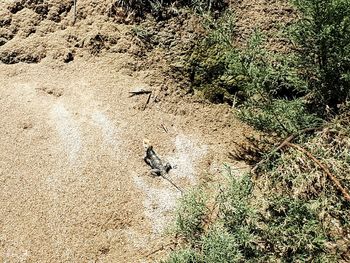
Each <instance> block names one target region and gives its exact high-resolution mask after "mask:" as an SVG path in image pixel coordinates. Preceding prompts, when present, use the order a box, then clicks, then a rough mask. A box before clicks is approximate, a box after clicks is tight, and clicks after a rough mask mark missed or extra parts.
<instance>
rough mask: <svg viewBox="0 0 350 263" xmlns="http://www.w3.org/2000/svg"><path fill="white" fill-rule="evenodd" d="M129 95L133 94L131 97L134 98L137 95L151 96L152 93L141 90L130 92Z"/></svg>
mask: <svg viewBox="0 0 350 263" xmlns="http://www.w3.org/2000/svg"><path fill="white" fill-rule="evenodd" d="M129 93H130V94H131V95H130V96H129V97H133V96H136V95H142V94H151V93H152V91H151V90H144V89H140V90H135V91H129Z"/></svg>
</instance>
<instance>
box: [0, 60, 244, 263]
mask: <svg viewBox="0 0 350 263" xmlns="http://www.w3.org/2000/svg"><path fill="white" fill-rule="evenodd" d="M127 61H128V57H127V55H123V54H109V55H106V56H103V57H100V58H91V59H84V58H77V59H75V60H74V61H73V62H70V63H68V64H64V63H61V64H60V63H57V62H52V61H43V62H41V63H39V64H24V63H19V64H14V65H5V64H2V65H1V64H0V114H1V116H0V118H1V126H0V138H1V140H0V262H154V261H155V260H158V259H160V258H161V257H162V256H163V255H165V254H166V253H168V250H167V249H163V250H160V251H159V252H157V253H153V254H152V252H153V251H157V250H158V249H159V248H161V247H162V245H166V244H167V242H169V240H168V237H167V236H166V235H165V234H164V233H165V231H166V229H167V227H168V226H170V225H171V224H172V223H173V216H172V213H173V211H174V209H175V206H176V202H177V200H178V198H179V197H180V196H181V194H180V193H179V191H178V190H177V189H176V188H174V187H173V186H172V185H171V184H169V183H168V182H167V181H165V180H164V179H162V178H152V177H150V176H148V172H149V167H147V165H146V164H145V163H144V162H143V160H142V157H143V154H144V150H143V147H142V141H143V139H144V138H148V139H149V140H150V141H151V142H152V144H153V145H154V147H155V149H156V150H157V151H158V153H160V155H161V156H162V157H163V158H164V159H167V160H169V161H170V162H171V163H172V164H175V165H177V169H174V170H172V171H171V172H170V174H169V177H170V178H171V179H172V180H173V181H174V182H175V183H176V184H177V185H179V186H180V187H182V188H183V189H185V190H188V189H189V188H190V187H191V186H192V185H195V184H198V183H199V182H200V181H201V180H202V179H201V178H202V177H203V176H204V175H205V173H207V172H209V171H210V172H211V173H212V174H214V175H213V176H219V175H215V171H217V173H216V174H218V173H219V172H220V171H219V170H220V166H221V165H220V163H222V162H225V161H230V160H229V159H228V157H227V152H228V151H229V150H230V149H232V147H234V143H237V142H240V141H241V140H242V135H243V134H245V133H247V129H246V128H245V127H244V126H243V125H242V124H240V123H239V122H238V121H237V120H235V119H234V118H233V115H232V114H231V113H230V109H229V108H228V106H224V105H216V106H215V105H209V104H205V103H196V102H186V101H185V100H181V99H180V98H174V99H171V98H168V99H167V100H165V99H164V101H160V102H157V101H158V99H157V98H156V95H157V90H155V89H154V87H152V86H149V85H148V83H147V82H146V81H145V79H146V76H147V75H148V74H149V72H146V71H145V72H132V71H131V70H129V69H128V68H127V64H128V63H127ZM138 87H144V88H147V89H151V90H153V91H154V93H153V94H154V95H153V96H152V98H151V101H150V104H149V105H148V107H147V108H146V109H145V110H143V107H144V104H145V101H146V100H147V96H136V97H131V98H130V97H129V94H128V91H131V90H133V89H135V88H138ZM163 127H165V128H166V130H167V132H165V130H164V129H163ZM231 162H233V161H232V160H231ZM233 165H238V166H239V165H242V164H239V163H236V162H233ZM149 254H151V255H149Z"/></svg>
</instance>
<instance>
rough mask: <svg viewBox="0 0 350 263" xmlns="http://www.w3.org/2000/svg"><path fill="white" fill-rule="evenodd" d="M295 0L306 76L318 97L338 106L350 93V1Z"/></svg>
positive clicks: (297, 25) (297, 27) (295, 32)
mask: <svg viewBox="0 0 350 263" xmlns="http://www.w3.org/2000/svg"><path fill="white" fill-rule="evenodd" d="M294 2H295V5H296V7H297V8H298V9H299V10H300V12H301V19H300V20H299V21H298V23H296V26H295V27H294V34H293V36H294V39H295V40H296V42H297V44H298V45H299V46H300V50H299V51H300V62H301V66H302V67H303V69H304V70H305V71H306V72H305V77H306V78H307V80H308V82H309V84H310V87H311V88H312V90H313V91H314V92H315V93H316V95H317V98H318V99H322V101H323V102H324V103H326V104H329V105H330V106H333V107H334V106H336V104H337V103H342V102H344V101H345V100H346V99H347V98H348V97H349V95H350V2H349V1H348V0H295V1H294Z"/></svg>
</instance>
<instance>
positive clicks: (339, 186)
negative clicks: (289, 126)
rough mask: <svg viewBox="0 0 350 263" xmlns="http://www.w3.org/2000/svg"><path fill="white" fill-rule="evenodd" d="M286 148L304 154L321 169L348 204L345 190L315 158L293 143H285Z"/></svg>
mask: <svg viewBox="0 0 350 263" xmlns="http://www.w3.org/2000/svg"><path fill="white" fill-rule="evenodd" d="M285 145H286V146H289V147H292V148H294V149H297V150H298V151H300V152H302V153H304V154H305V155H306V156H307V157H309V158H310V159H311V160H312V161H313V162H314V163H316V164H317V165H318V166H319V167H321V169H322V170H323V171H324V172H325V173H326V174H327V176H328V177H329V179H330V180H331V181H332V182H333V183H334V185H335V186H336V187H337V188H338V190H339V191H340V192H341V193H342V194H343V196H344V198H345V199H346V200H347V201H348V202H350V195H349V193H348V192H347V191H346V190H345V188H344V187H343V186H342V185H341V183H340V182H339V180H338V179H337V178H336V177H335V176H334V175H333V174H332V173H331V172H330V171H329V169H328V168H327V167H326V166H325V165H324V164H322V163H321V162H320V161H319V160H318V159H317V158H316V157H315V156H313V155H312V153H310V152H309V151H307V150H305V149H304V148H302V147H300V146H299V145H296V144H294V143H290V142H287V143H286V144H285Z"/></svg>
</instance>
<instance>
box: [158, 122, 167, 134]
mask: <svg viewBox="0 0 350 263" xmlns="http://www.w3.org/2000/svg"><path fill="white" fill-rule="evenodd" d="M160 126H162V128H163V130H164V131H165V132H166V133H168V129H167V127H165V125H164V124H163V123H162V124H161V125H160Z"/></svg>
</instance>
